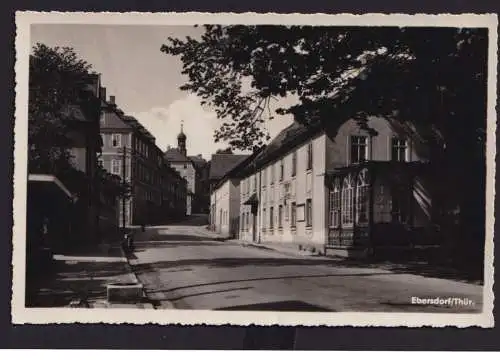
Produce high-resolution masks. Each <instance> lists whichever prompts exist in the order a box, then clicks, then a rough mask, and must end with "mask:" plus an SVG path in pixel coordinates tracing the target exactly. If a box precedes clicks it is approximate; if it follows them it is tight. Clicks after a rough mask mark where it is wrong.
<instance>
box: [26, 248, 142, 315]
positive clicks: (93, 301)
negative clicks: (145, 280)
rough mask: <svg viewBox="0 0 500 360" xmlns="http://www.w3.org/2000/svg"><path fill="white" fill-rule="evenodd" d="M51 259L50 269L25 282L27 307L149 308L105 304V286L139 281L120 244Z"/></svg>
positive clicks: (76, 251)
mask: <svg viewBox="0 0 500 360" xmlns="http://www.w3.org/2000/svg"><path fill="white" fill-rule="evenodd" d="M53 259H54V264H53V266H52V268H51V269H49V270H47V271H46V272H44V273H43V274H40V275H39V276H37V277H36V278H32V279H29V280H27V282H26V306H27V307H86V308H103V307H104V308H115V307H117V308H123V307H129V308H130V307H132V308H152V305H151V304H148V303H139V304H110V303H108V302H107V301H106V295H107V288H106V285H108V284H112V283H136V282H138V280H137V277H136V276H135V274H134V273H133V272H132V269H131V267H130V265H129V263H128V261H127V258H126V256H125V254H124V251H123V249H122V248H121V245H120V244H119V243H117V244H110V245H101V246H99V245H93V246H91V245H89V246H85V247H80V248H77V249H72V250H70V251H65V252H64V253H59V254H54V256H53Z"/></svg>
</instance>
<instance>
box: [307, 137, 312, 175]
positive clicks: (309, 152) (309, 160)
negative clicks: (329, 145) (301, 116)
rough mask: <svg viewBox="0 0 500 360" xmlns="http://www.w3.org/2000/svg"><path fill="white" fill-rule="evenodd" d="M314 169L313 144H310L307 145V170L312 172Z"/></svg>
mask: <svg viewBox="0 0 500 360" xmlns="http://www.w3.org/2000/svg"><path fill="white" fill-rule="evenodd" d="M312 167H313V144H312V142H310V143H309V144H307V170H311V169H312Z"/></svg>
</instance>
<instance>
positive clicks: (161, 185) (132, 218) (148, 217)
mask: <svg viewBox="0 0 500 360" xmlns="http://www.w3.org/2000/svg"><path fill="white" fill-rule="evenodd" d="M101 138H102V143H103V150H102V154H101V156H100V158H99V161H100V163H101V166H102V167H103V168H104V169H106V170H107V171H109V172H110V173H111V174H114V175H118V176H120V178H121V179H122V180H125V182H126V183H128V184H129V185H130V190H131V191H130V197H129V198H128V199H122V201H121V203H120V206H119V211H118V212H119V221H120V225H121V226H130V225H151V224H160V223H162V221H164V219H165V214H164V213H163V211H164V201H167V200H166V199H164V198H165V197H166V196H167V195H166V194H168V195H169V196H171V193H166V192H164V189H165V188H168V187H169V185H168V182H169V181H170V182H176V181H178V180H179V178H178V176H176V175H174V174H172V173H171V172H170V171H169V170H168V169H167V170H166V169H165V161H164V159H163V152H162V151H161V150H160V149H159V148H158V146H157V145H156V143H155V138H154V137H153V136H152V135H151V133H149V131H147V130H146V129H145V128H144V127H143V126H142V125H141V124H140V123H139V122H138V121H137V120H136V119H135V118H133V117H131V116H126V115H125V114H124V113H123V111H121V110H120V109H118V108H117V106H116V104H115V98H114V96H110V98H109V101H108V102H107V103H106V106H105V107H104V108H103V112H102V116H101ZM180 189H181V192H180V196H182V194H183V192H182V186H180ZM173 204H177V203H175V202H173ZM177 210H178V211H179V213H181V212H182V211H183V208H180V209H177Z"/></svg>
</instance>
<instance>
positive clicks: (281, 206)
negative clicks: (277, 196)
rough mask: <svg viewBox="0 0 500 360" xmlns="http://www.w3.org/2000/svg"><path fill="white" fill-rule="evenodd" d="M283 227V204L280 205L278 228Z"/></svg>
mask: <svg viewBox="0 0 500 360" xmlns="http://www.w3.org/2000/svg"><path fill="white" fill-rule="evenodd" d="M282 227H283V205H280V206H278V228H279V229H281V228H282Z"/></svg>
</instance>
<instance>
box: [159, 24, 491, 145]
mask: <svg viewBox="0 0 500 360" xmlns="http://www.w3.org/2000/svg"><path fill="white" fill-rule="evenodd" d="M204 29H205V32H204V34H203V35H202V36H201V38H200V39H195V38H192V37H187V38H186V39H176V38H169V39H168V42H167V44H164V45H163V46H162V47H161V51H162V52H164V53H166V54H170V55H174V56H179V57H180V59H181V61H182V63H183V71H182V72H183V74H186V75H187V76H188V81H187V82H186V83H185V84H184V85H182V87H181V89H182V90H186V91H190V92H194V93H196V94H197V95H198V96H200V97H201V98H202V99H203V103H204V104H207V105H210V106H211V107H213V108H214V109H215V111H216V113H217V115H218V117H219V118H221V119H223V124H222V126H221V127H220V129H218V130H216V132H215V140H216V141H219V140H223V141H228V142H229V143H230V145H232V146H233V147H234V148H240V149H243V150H246V149H251V148H252V146H253V145H262V139H263V138H265V136H266V135H267V133H266V131H265V129H264V128H263V126H262V124H263V122H264V119H263V114H264V113H265V111H266V110H268V108H269V102H270V101H271V100H272V99H273V98H280V97H285V96H287V95H290V94H292V95H295V96H297V97H298V99H299V102H298V104H296V105H293V106H289V107H287V108H281V109H278V110H277V112H278V113H280V114H285V113H290V114H293V115H295V117H296V120H298V121H301V122H305V123H310V122H314V121H319V120H324V119H328V121H329V122H336V121H337V122H342V121H344V120H345V118H346V117H347V116H349V117H354V118H358V119H361V121H362V120H363V119H364V118H365V117H366V116H367V115H383V116H390V117H394V116H395V115H397V116H396V118H397V119H399V120H400V121H409V122H412V123H414V124H415V125H416V126H419V127H421V128H423V129H425V131H427V132H431V133H432V134H433V135H437V136H434V138H441V141H445V142H446V145H448V146H450V145H451V146H452V147H453V145H458V144H460V143H462V142H463V141H467V142H468V143H469V144H473V145H474V144H477V143H482V142H483V141H484V129H485V118H486V113H485V101H486V100H485V99H486V87H485V84H486V64H487V62H486V57H487V46H486V45H487V32H486V30H485V29H457V28H395V27H365V28H363V27H312V26H267V25H266V26H239V25H237V26H218V25H208V26H205V27H204ZM403 119H404V120H403ZM458 123H460V126H457V124H458ZM443 139H444V140H443ZM478 140H479V141H478ZM441 145H444V144H441Z"/></svg>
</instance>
